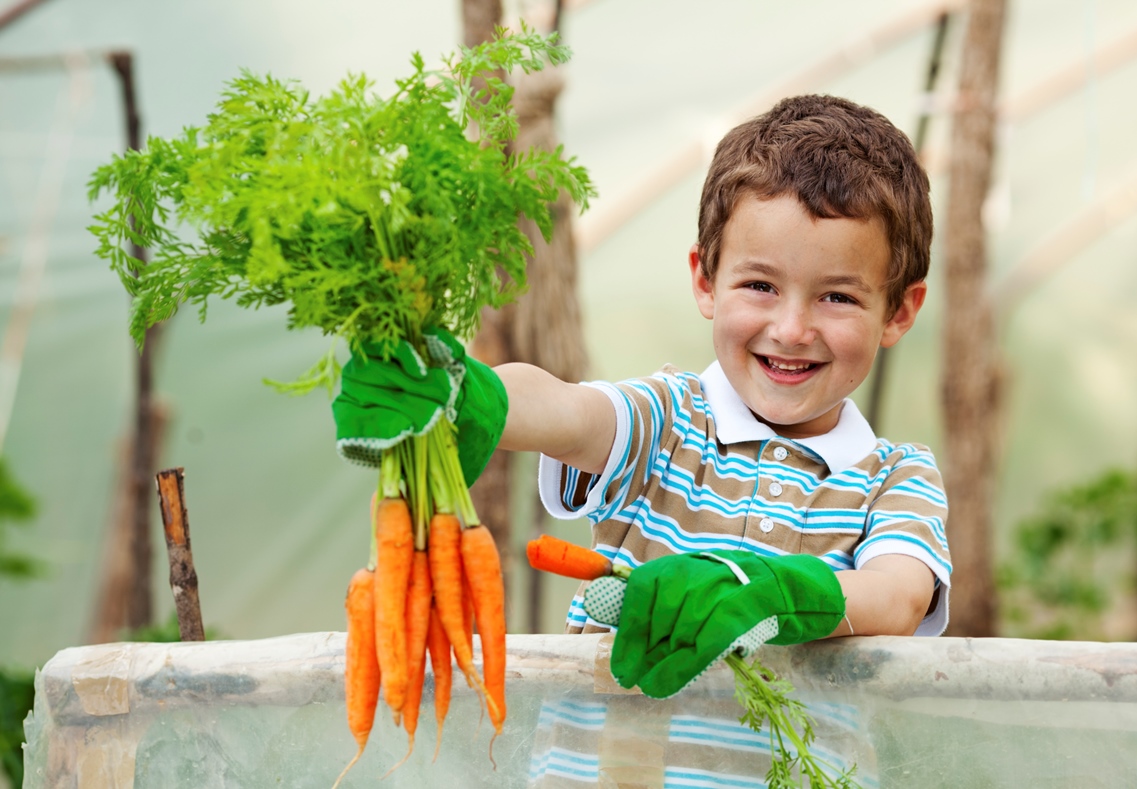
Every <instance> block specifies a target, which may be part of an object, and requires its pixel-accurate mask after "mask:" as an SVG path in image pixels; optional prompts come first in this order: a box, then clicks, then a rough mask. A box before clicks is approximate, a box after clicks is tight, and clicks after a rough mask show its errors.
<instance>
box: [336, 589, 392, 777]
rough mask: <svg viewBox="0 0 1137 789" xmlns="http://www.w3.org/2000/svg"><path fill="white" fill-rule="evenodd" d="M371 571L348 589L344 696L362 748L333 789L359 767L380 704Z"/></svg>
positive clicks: (373, 591) (352, 730) (348, 721)
mask: <svg viewBox="0 0 1137 789" xmlns="http://www.w3.org/2000/svg"><path fill="white" fill-rule="evenodd" d="M374 575H375V574H374V573H373V572H372V571H371V570H367V569H360V570H356V571H355V574H354V575H352V577H351V582H350V583H349V584H348V587H347V600H346V602H345V603H344V608H346V609H347V646H346V648H345V649H344V696H345V698H346V699H347V725H348V728H349V729H351V733H352V735H353V736H354V737H355V741H356V743H358V744H359V750H358V751H356V753H355V756H354V757H353V758H352V760H351V761H350V762H348V765H347V767H345V768H343V772H342V773H340V775H339V778H337V779H336V782H335V785H334V786H333V787H332V789H335V787H337V786H339V785H340V781H342V780H343V777H344V776H345V775H347V772H348V770H350V769H351V768H352V767H354V766H355V763H356V762H357V761H359V757H360V756H362V755H363V749H364V747H365V746H366V745H367V738H368V737H369V736H370V735H371V727H372V725H374V722H375V707H376V706H377V705H378V703H379V676H380V675H379V662H378V660H377V659H376V657H375V589H374V584H375V580H374Z"/></svg>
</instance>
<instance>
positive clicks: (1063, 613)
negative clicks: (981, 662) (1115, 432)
mask: <svg viewBox="0 0 1137 789" xmlns="http://www.w3.org/2000/svg"><path fill="white" fill-rule="evenodd" d="M998 581H999V587H1000V592H1001V604H1002V608H1003V615H1004V618H1005V620H1006V630H1007V631H1009V634H1010V635H1020V636H1026V637H1032V638H1050V639H1101V638H1105V637H1106V636H1107V628H1106V627H1105V626H1104V624H1103V619H1104V618H1105V616H1106V615H1107V614H1108V612H1109V611H1110V610H1111V609H1112V608H1113V607H1114V606H1116V605H1117V603H1118V601H1119V600H1120V598H1121V596H1122V595H1123V594H1133V590H1134V583H1135V581H1137V472H1135V471H1125V470H1120V469H1111V470H1109V471H1107V472H1105V473H1104V474H1102V475H1101V476H1099V477H1097V478H1096V479H1093V480H1090V481H1089V482H1085V483H1082V484H1079V485H1075V486H1072V487H1069V488H1064V489H1061V490H1058V491H1055V492H1054V493H1052V494H1051V495H1050V496H1048V497H1047V498H1046V500H1045V502H1044V504H1043V506H1042V507H1041V508H1040V510H1039V511H1038V512H1036V513H1034V514H1033V515H1031V516H1030V517H1028V518H1026V519H1024V520H1023V521H1021V522H1020V523H1018V524H1017V526H1016V528H1015V541H1014V546H1013V552H1012V554H1011V556H1010V558H1009V559H1008V560H1007V561H1004V562H1002V563H1001V565H1000V568H999V577H998Z"/></svg>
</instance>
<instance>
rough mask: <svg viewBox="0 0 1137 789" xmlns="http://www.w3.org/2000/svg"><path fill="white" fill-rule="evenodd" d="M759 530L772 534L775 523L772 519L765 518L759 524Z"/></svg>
mask: <svg viewBox="0 0 1137 789" xmlns="http://www.w3.org/2000/svg"><path fill="white" fill-rule="evenodd" d="M758 528H759V529H761V530H762V531H764V532H772V531H773V530H774V521H773V520H772V519H770V518H763V519H762V520H761V521H760V522H759V523H758Z"/></svg>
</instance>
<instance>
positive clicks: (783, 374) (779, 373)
mask: <svg viewBox="0 0 1137 789" xmlns="http://www.w3.org/2000/svg"><path fill="white" fill-rule="evenodd" d="M758 360H759V361H760V362H761V363H762V366H763V367H765V368H766V370H767V372H768V373H769V374H770V375H771V376H772V377H774V378H777V379H780V380H793V379H796V378H802V377H805V376H806V375H808V374H809V373H810V372H812V371H813V370H816V369H817V368H818V367H820V366H821V365H820V363H819V362H806V361H791V360H788V359H775V358H773V357H771V356H759V357H758Z"/></svg>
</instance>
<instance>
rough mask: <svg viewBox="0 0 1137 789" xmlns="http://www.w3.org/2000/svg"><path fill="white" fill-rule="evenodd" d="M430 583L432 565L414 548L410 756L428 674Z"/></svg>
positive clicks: (407, 721)
mask: <svg viewBox="0 0 1137 789" xmlns="http://www.w3.org/2000/svg"><path fill="white" fill-rule="evenodd" d="M430 586H431V585H430V565H429V564H428V559H427V556H426V551H415V556H414V565H413V569H412V571H411V586H410V591H409V592H408V594H407V700H406V702H405V703H404V704H403V728H405V729H406V730H407V737H408V738H409V739H410V745H409V747H408V748H407V755H408V756H409V755H410V752H411V751H412V750H414V747H415V731H416V729H417V728H418V711H419V704H420V703H421V702H422V683H423V681H424V678H425V676H426V640H427V633H428V632H429V630H430V612H431V588H430Z"/></svg>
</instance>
